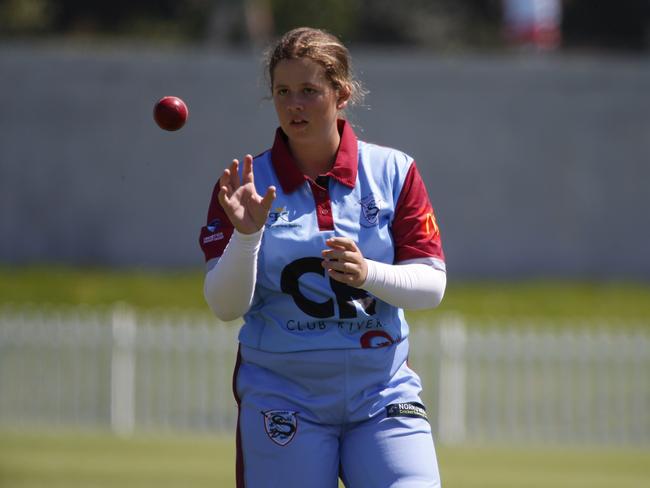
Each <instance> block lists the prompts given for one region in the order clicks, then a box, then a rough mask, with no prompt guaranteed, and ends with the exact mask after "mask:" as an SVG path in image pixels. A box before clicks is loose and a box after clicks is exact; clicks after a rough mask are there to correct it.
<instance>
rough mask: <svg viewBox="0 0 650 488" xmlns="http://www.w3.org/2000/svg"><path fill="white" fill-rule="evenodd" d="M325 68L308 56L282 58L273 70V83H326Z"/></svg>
mask: <svg viewBox="0 0 650 488" xmlns="http://www.w3.org/2000/svg"><path fill="white" fill-rule="evenodd" d="M327 81H328V80H327V76H326V74H325V68H324V67H323V66H322V65H321V64H319V63H317V62H316V61H314V60H312V59H309V58H296V59H282V60H281V61H279V62H278V64H276V65H275V69H274V70H273V85H298V84H303V83H312V84H322V83H327Z"/></svg>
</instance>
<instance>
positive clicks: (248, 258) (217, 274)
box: [203, 227, 264, 320]
mask: <svg viewBox="0 0 650 488" xmlns="http://www.w3.org/2000/svg"><path fill="white" fill-rule="evenodd" d="M263 233H264V227H262V229H260V230H259V231H257V232H255V233H254V234H241V233H239V232H237V230H235V231H233V233H232V237H231V238H230V241H229V242H228V245H227V246H226V249H224V251H223V254H222V255H221V257H220V258H219V261H218V262H217V264H216V265H215V266H214V267H213V268H212V269H211V270H210V271H208V272H207V273H206V275H205V282H204V286H203V294H204V296H205V301H206V302H208V305H209V306H210V309H211V310H212V311H213V312H214V314H215V315H216V316H217V317H219V318H220V319H221V320H234V319H236V318H237V317H240V316H241V315H243V314H244V313H245V312H246V311H247V310H248V308H249V307H250V305H251V302H252V301H253V291H254V289H255V280H256V279H257V255H258V252H259V249H260V242H261V241H262V234H263Z"/></svg>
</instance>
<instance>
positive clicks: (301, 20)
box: [271, 0, 362, 41]
mask: <svg viewBox="0 0 650 488" xmlns="http://www.w3.org/2000/svg"><path fill="white" fill-rule="evenodd" d="M361 3H362V1H361V0H300V1H296V0H271V10H272V13H273V21H274V24H275V33H276V34H278V35H279V34H282V33H283V32H286V31H288V30H289V29H293V28H294V27H301V26H310V27H318V28H322V29H326V30H328V31H330V32H331V33H332V34H335V35H337V36H340V37H341V38H342V39H343V40H344V41H348V40H350V39H354V38H356V37H357V36H358V35H359V32H358V30H357V29H358V17H359V13H360V7H361Z"/></svg>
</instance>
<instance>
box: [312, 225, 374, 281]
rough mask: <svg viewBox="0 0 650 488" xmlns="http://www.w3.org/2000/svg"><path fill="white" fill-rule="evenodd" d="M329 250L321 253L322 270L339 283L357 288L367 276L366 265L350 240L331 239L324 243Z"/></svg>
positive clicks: (343, 238)
mask: <svg viewBox="0 0 650 488" xmlns="http://www.w3.org/2000/svg"><path fill="white" fill-rule="evenodd" d="M325 244H327V246H328V247H329V249H325V250H323V252H322V255H323V261H322V265H323V268H325V270H326V271H327V274H328V275H329V276H330V277H332V278H333V279H335V280H336V281H340V282H341V283H345V284H346V285H350V286H354V287H356V288H359V287H360V286H361V285H363V283H364V282H365V281H366V277H367V276H368V265H367V264H366V260H365V258H364V257H363V254H361V251H360V250H359V248H358V247H357V245H356V244H355V242H354V241H353V240H352V239H349V238H347V237H332V238H330V239H327V241H325Z"/></svg>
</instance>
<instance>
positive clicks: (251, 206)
mask: <svg viewBox="0 0 650 488" xmlns="http://www.w3.org/2000/svg"><path fill="white" fill-rule="evenodd" d="M238 170H239V161H238V160H237V159H234V160H233V162H232V164H231V165H230V166H229V167H228V168H226V169H225V170H224V171H223V174H222V175H221V178H219V188H220V189H219V203H220V204H221V206H222V207H223V209H224V211H225V212H226V215H227V216H228V218H229V219H230V222H231V223H232V225H233V226H234V227H235V229H237V230H238V231H239V232H241V233H242V234H253V233H255V232H257V231H258V230H260V229H261V228H262V227H263V226H264V223H265V222H266V219H267V218H268V215H269V210H270V209H271V205H272V203H273V200H275V196H276V192H275V187H274V186H269V187H268V188H267V189H266V193H265V194H264V197H261V196H260V195H259V194H258V193H257V190H255V179H254V176H253V156H251V155H250V154H247V155H246V156H245V157H244V170H243V171H242V177H241V181H240V179H239V172H238Z"/></svg>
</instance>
